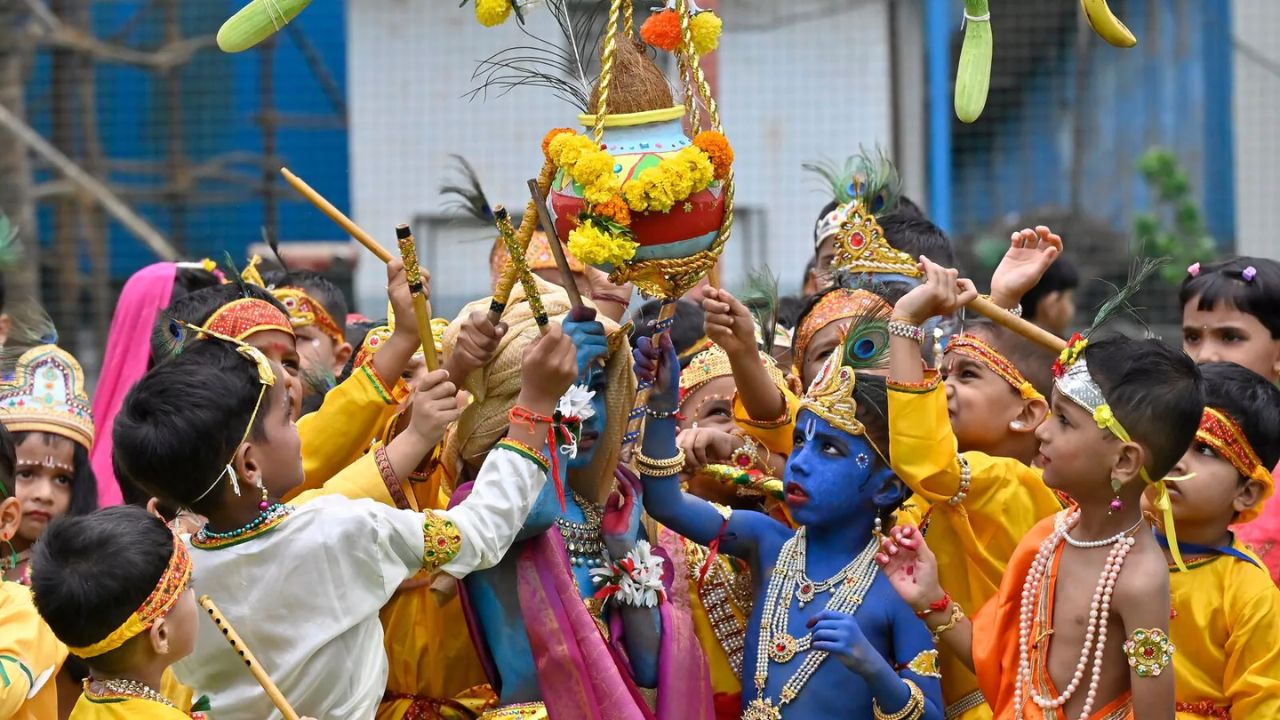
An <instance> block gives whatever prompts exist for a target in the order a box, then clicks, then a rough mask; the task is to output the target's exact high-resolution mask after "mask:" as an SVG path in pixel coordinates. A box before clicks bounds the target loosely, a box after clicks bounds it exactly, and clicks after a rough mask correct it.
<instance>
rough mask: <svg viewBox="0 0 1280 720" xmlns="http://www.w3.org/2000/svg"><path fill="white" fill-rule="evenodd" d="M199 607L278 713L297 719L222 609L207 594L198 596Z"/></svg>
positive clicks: (289, 718)
mask: <svg viewBox="0 0 1280 720" xmlns="http://www.w3.org/2000/svg"><path fill="white" fill-rule="evenodd" d="M199 602H200V607H202V608H204V609H205V612H207V613H209V617H211V618H213V624H214V625H217V626H218V629H219V630H221V631H222V636H223V637H225V638H226V639H227V642H229V643H231V648H232V649H233V650H235V651H236V652H237V653H239V654H240V658H241V659H242V660H244V664H245V665H246V666H248V668H249V672H251V673H253V679H254V680H257V681H258V684H259V685H261V686H262V689H263V690H265V691H266V693H267V697H269V698H271V703H272V704H273V705H275V706H276V709H277V710H279V711H280V714H281V715H283V716H284V717H285V720H299V718H298V713H296V712H294V711H293V707H292V706H291V705H289V701H288V700H285V699H284V695H282V694H281V693H280V688H278V687H276V684H275V683H274V682H272V681H271V678H270V677H269V676H268V675H267V672H266V671H265V670H263V669H262V665H261V664H259V663H258V659H257V658H255V657H254V656H253V653H252V652H249V646H248V645H245V644H244V641H243V640H241V639H240V636H239V635H237V634H236V631H235V628H233V627H231V623H229V622H227V619H226V618H225V617H223V616H222V611H220V610H218V606H217V605H214V604H213V600H210V599H209V596H208V595H201V596H200V600H199Z"/></svg>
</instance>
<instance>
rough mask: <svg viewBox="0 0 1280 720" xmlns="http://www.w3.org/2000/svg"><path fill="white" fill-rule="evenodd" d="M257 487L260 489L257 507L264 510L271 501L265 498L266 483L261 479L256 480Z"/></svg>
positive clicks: (269, 505)
mask: <svg viewBox="0 0 1280 720" xmlns="http://www.w3.org/2000/svg"><path fill="white" fill-rule="evenodd" d="M258 489H259V490H261V491H262V501H261V502H259V503H258V509H259V510H262V511H263V512H265V511H266V509H267V508H269V507H271V501H270V500H268V499H267V484H266V483H264V482H262V480H261V479H259V480H258Z"/></svg>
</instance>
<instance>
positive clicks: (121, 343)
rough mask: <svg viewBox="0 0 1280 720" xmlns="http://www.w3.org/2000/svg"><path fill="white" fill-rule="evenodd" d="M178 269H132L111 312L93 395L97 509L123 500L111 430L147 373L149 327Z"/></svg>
mask: <svg viewBox="0 0 1280 720" xmlns="http://www.w3.org/2000/svg"><path fill="white" fill-rule="evenodd" d="M177 273H178V266H177V265H176V264H174V263H171V262H161V263H155V264H154V265H148V266H147V267H144V268H142V269H141V270H139V271H138V272H136V273H134V274H133V276H132V277H130V278H129V282H127V283H125V285H124V289H123V290H121V291H120V299H119V300H118V301H117V302H116V311H115V313H114V314H113V315H112V316H111V332H110V334H109V335H108V336H107V352H106V355H105V356H104V357H103V359H102V373H101V374H100V375H99V377H98V388H97V391H96V392H95V393H94V395H93V419H94V424H95V426H96V427H95V431H96V437H97V441H96V442H94V444H93V450H92V451H91V453H90V462H91V463H92V464H93V474H94V475H95V476H97V478H98V507H111V506H112V505H119V504H120V503H122V502H123V501H124V496H123V495H122V494H121V492H120V484H119V483H118V482H117V481H116V476H115V473H114V472H113V471H112V468H111V429H112V427H113V425H114V424H115V419H116V413H117V412H119V410H120V406H121V405H122V404H123V403H124V396H125V395H126V394H127V393H128V392H129V390H130V389H131V388H132V387H133V384H134V383H136V382H137V381H138V379H139V378H141V377H142V375H143V374H144V373H146V371H147V361H148V359H149V358H150V357H151V331H152V328H154V327H155V324H156V317H157V316H158V315H159V314H160V311H161V310H163V309H164V308H165V307H166V306H168V304H169V298H170V297H172V296H173V281H174V279H175V278H176V277H177Z"/></svg>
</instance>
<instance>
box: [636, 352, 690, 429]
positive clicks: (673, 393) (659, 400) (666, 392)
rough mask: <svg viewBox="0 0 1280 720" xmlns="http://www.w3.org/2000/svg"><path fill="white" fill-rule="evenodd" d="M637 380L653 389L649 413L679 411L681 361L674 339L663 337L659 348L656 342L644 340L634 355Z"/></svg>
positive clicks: (650, 395) (650, 396)
mask: <svg viewBox="0 0 1280 720" xmlns="http://www.w3.org/2000/svg"><path fill="white" fill-rule="evenodd" d="M632 358H633V359H634V360H635V370H636V378H638V379H639V380H640V381H641V382H647V383H650V384H652V385H653V392H651V393H650V394H649V409H651V410H654V411H656V412H662V413H674V412H676V411H677V410H679V409H680V358H679V357H677V356H676V349H675V346H674V345H672V343H671V335H670V334H669V333H663V334H662V335H661V336H660V339H659V341H658V343H657V344H654V342H653V338H648V337H641V338H640V339H638V340H637V341H636V348H635V350H633V351H632Z"/></svg>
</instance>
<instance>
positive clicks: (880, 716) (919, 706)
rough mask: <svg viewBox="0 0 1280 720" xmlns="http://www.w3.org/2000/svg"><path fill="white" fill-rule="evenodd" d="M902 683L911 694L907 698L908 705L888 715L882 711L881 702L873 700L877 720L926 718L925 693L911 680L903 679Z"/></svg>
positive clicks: (917, 719) (872, 710) (872, 705)
mask: <svg viewBox="0 0 1280 720" xmlns="http://www.w3.org/2000/svg"><path fill="white" fill-rule="evenodd" d="M902 682H903V683H905V684H906V686H907V690H908V691H909V692H910V693H911V695H910V696H909V697H908V698H907V704H906V705H904V706H903V707H902V709H901V710H899V711H897V712H894V713H887V712H885V711H883V710H881V709H880V701H879V700H876V699H875V698H872V699H871V712H872V714H873V715H874V716H875V720H919V719H920V718H921V717H923V716H924V710H925V707H924V693H923V692H922V691H921V690H920V688H919V687H917V686H916V684H915V683H913V682H911V681H910V680H908V679H906V678H902Z"/></svg>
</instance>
